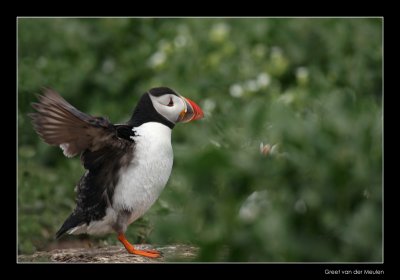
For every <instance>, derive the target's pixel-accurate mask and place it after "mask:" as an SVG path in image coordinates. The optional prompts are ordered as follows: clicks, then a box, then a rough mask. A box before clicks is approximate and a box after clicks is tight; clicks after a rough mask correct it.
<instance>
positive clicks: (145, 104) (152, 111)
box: [131, 87, 204, 128]
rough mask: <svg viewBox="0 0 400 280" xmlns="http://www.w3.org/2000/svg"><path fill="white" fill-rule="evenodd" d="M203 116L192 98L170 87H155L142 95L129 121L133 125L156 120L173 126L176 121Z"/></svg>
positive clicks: (191, 119)
mask: <svg viewBox="0 0 400 280" xmlns="http://www.w3.org/2000/svg"><path fill="white" fill-rule="evenodd" d="M150 107H151V108H150ZM203 117H204V114H203V111H202V110H201V108H200V106H199V105H197V104H196V103H195V102H193V101H192V100H190V99H188V98H185V97H183V96H181V95H180V94H178V93H177V92H175V91H174V90H172V89H170V88H167V87H157V88H152V89H150V90H149V91H148V92H146V93H145V94H144V95H143V96H142V98H141V99H140V101H139V103H138V105H137V107H136V109H135V111H134V113H133V116H132V119H131V121H132V122H133V123H132V124H133V125H134V126H139V125H141V124H142V123H145V122H149V121H156V122H160V123H163V124H165V125H167V126H169V127H170V128H173V127H174V125H175V124H176V123H178V122H183V123H186V122H190V121H194V120H198V119H201V118H203Z"/></svg>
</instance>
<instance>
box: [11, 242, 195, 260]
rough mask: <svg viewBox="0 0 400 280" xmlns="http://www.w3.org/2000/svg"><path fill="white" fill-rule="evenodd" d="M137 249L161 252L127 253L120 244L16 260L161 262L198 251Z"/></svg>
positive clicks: (191, 257) (186, 248) (186, 257)
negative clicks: (152, 255)
mask: <svg viewBox="0 0 400 280" xmlns="http://www.w3.org/2000/svg"><path fill="white" fill-rule="evenodd" d="M135 248H137V249H144V250H146V249H156V250H157V251H160V252H161V253H162V256H161V257H160V258H157V259H150V258H146V257H142V256H137V255H132V254H129V253H128V252H127V251H126V250H125V249H124V248H123V247H121V246H108V247H101V248H79V249H76V248H73V249H57V250H52V251H49V252H36V253H34V254H33V255H19V256H18V262H20V263H26V262H37V263H39V262H56V263H162V262H190V261H193V260H194V259H195V258H196V256H197V253H198V248H196V247H194V246H189V245H181V244H180V245H168V246H159V247H157V246H150V245H144V244H143V245H136V246H135Z"/></svg>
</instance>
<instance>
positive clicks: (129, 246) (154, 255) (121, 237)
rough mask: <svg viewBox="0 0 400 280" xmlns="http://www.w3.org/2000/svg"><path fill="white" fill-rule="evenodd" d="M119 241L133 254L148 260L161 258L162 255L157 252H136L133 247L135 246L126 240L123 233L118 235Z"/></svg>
mask: <svg viewBox="0 0 400 280" xmlns="http://www.w3.org/2000/svg"><path fill="white" fill-rule="evenodd" d="M118 240H119V241H121V243H122V244H124V246H125V249H126V250H127V251H128V252H129V253H131V254H134V255H140V256H144V257H148V258H159V257H160V256H161V253H160V252H158V251H156V250H136V249H135V247H133V245H132V244H131V243H129V241H128V240H126V237H125V235H124V234H123V233H120V234H118Z"/></svg>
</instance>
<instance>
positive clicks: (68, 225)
mask: <svg viewBox="0 0 400 280" xmlns="http://www.w3.org/2000/svg"><path fill="white" fill-rule="evenodd" d="M83 223H85V220H84V217H83V216H82V215H79V214H77V213H72V214H71V215H69V217H68V218H67V219H66V220H65V222H64V224H63V225H62V226H61V228H60V229H59V230H58V231H57V233H56V238H57V239H59V238H60V237H61V236H62V235H63V234H64V233H66V232H67V231H68V230H70V229H72V228H74V227H77V226H79V225H82V224H83Z"/></svg>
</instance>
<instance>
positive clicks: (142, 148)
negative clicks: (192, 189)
mask: <svg viewBox="0 0 400 280" xmlns="http://www.w3.org/2000/svg"><path fill="white" fill-rule="evenodd" d="M32 107H33V108H34V109H35V111H36V112H34V113H31V114H29V117H30V118H31V119H32V124H33V128H34V129H35V131H36V132H37V134H38V135H39V136H40V138H41V139H42V140H43V141H44V142H46V143H47V144H49V145H54V146H59V147H60V148H61V149H62V151H63V154H64V155H65V156H66V157H74V156H76V155H80V159H81V164H82V165H83V167H84V168H85V173H84V174H83V175H82V177H81V178H80V180H79V182H78V183H77V185H76V187H75V192H76V207H75V209H74V210H73V211H72V213H71V214H70V215H69V217H68V218H67V219H66V220H65V222H64V224H63V225H62V226H61V228H60V229H59V230H58V232H57V233H56V238H57V239H58V238H60V237H61V236H62V235H63V234H65V233H68V234H82V233H86V234H89V235H103V234H107V233H113V232H115V233H116V234H117V236H118V240H119V241H120V242H121V243H122V244H123V245H124V247H125V248H126V250H127V251H128V252H129V253H131V254H135V255H140V256H144V257H148V258H157V257H160V256H161V253H160V252H159V251H156V250H138V249H136V248H135V247H134V246H133V245H132V244H131V243H129V241H128V240H127V239H126V237H125V232H126V230H127V227H128V225H130V224H131V223H133V222H134V221H135V220H137V219H138V218H140V217H141V216H142V215H143V214H144V213H146V211H147V210H149V208H150V207H151V206H152V205H153V204H154V202H155V201H156V200H157V198H158V197H159V196H160V194H161V192H162V190H163V189H164V187H165V185H166V184H167V182H168V179H169V177H170V175H171V170H172V165H173V150H172V145H171V132H172V129H173V128H174V126H175V124H177V123H187V122H191V121H194V120H199V119H201V118H203V117H204V114H203V111H202V110H201V108H200V106H199V105H197V104H196V103H195V102H193V101H192V100H190V99H188V98H185V97H183V96H181V95H180V94H178V93H177V92H176V91H174V90H173V89H171V88H168V87H156V88H152V89H150V90H148V91H147V92H145V93H144V94H143V95H142V96H141V98H140V99H139V101H138V103H137V105H136V107H135V109H134V110H133V114H132V116H131V118H130V119H129V120H128V121H127V122H126V123H122V124H112V123H111V122H110V121H109V120H108V119H107V118H105V117H95V116H91V115H89V114H86V113H83V112H81V111H79V110H78V109H76V108H75V107H73V106H72V105H71V104H70V103H68V102H67V101H66V100H65V99H64V98H62V97H61V96H60V94H58V93H57V92H56V91H54V90H53V89H49V88H45V89H44V90H43V92H42V95H39V96H38V102H36V103H32Z"/></svg>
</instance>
